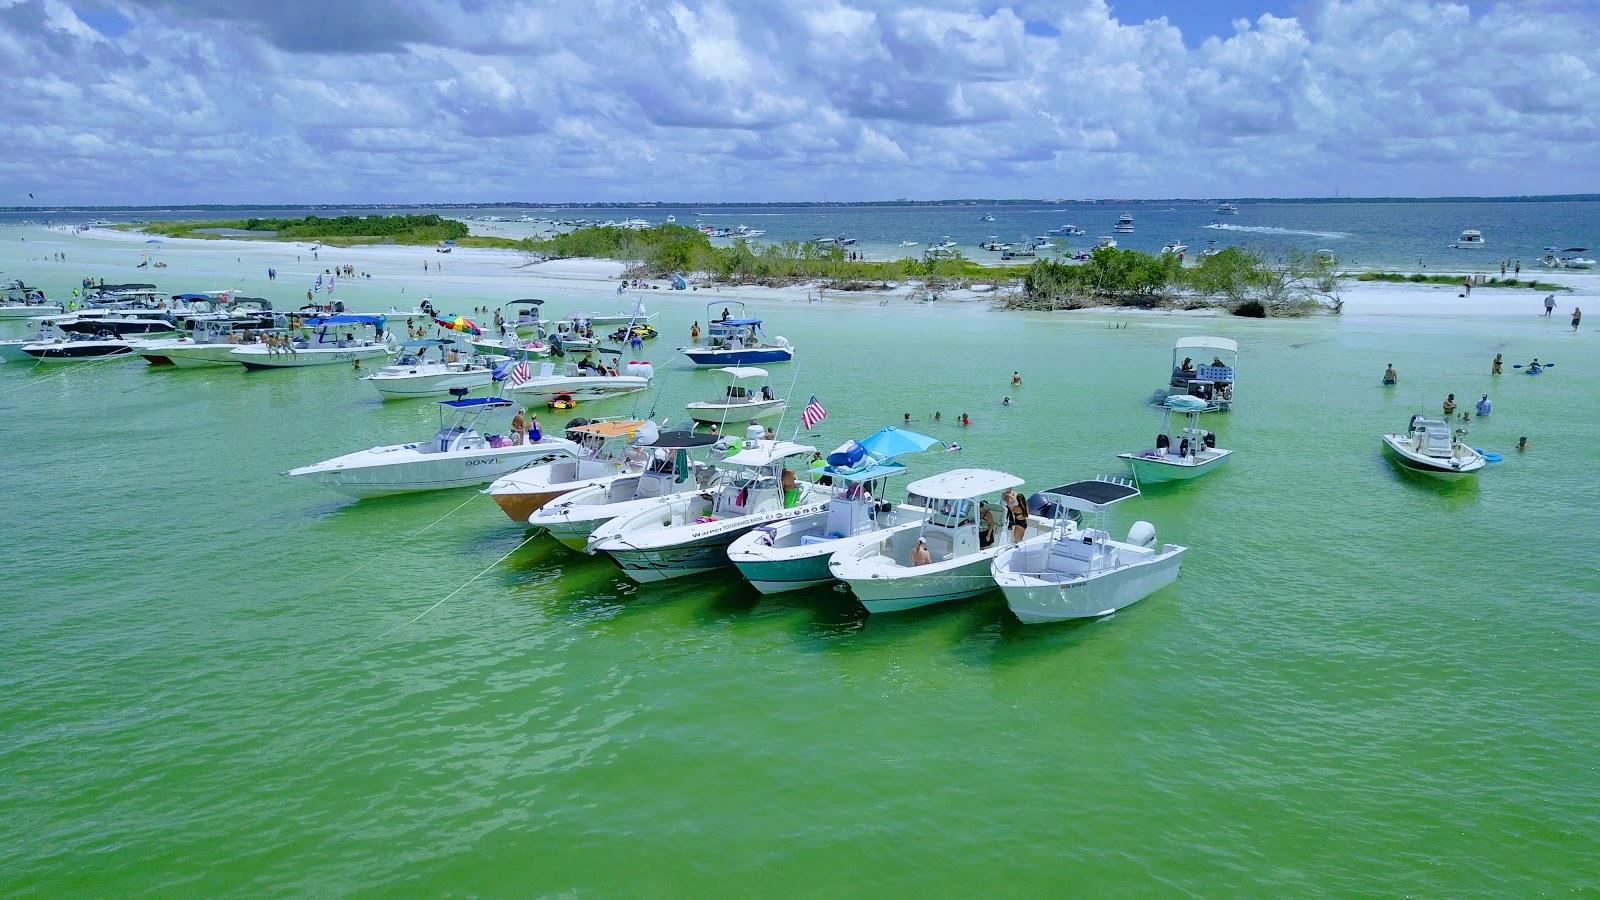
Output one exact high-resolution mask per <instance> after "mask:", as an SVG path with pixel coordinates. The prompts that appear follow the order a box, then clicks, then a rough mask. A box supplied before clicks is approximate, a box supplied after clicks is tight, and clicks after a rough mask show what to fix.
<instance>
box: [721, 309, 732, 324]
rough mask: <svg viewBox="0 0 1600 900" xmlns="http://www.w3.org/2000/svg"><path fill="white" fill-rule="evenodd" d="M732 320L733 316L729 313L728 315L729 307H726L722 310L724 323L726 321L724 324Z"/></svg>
mask: <svg viewBox="0 0 1600 900" xmlns="http://www.w3.org/2000/svg"><path fill="white" fill-rule="evenodd" d="M730 318H732V316H731V315H729V313H728V308H727V307H726V306H724V307H723V308H722V321H724V322H726V321H728V320H729V319H730Z"/></svg>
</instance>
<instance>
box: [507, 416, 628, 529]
mask: <svg viewBox="0 0 1600 900" xmlns="http://www.w3.org/2000/svg"><path fill="white" fill-rule="evenodd" d="M636 436H637V437H638V439H639V440H641V441H646V442H648V441H650V440H654V438H655V436H656V426H655V425H654V424H653V423H649V422H644V421H641V420H639V419H600V420H597V421H593V422H591V421H589V420H588V419H576V420H574V421H572V422H569V423H567V428H566V437H567V440H569V441H572V442H573V443H575V444H577V446H578V452H577V455H576V456H569V457H563V458H561V459H557V460H552V461H551V462H547V463H542V464H540V465H537V466H530V467H528V468H526V469H518V470H517V471H515V472H512V473H511V474H509V475H504V476H501V477H500V478H498V479H496V480H495V482H494V484H491V485H489V487H488V488H486V489H485V490H484V493H485V494H488V495H489V496H490V498H492V499H493V500H494V502H495V503H496V504H497V505H498V506H499V507H500V509H501V511H503V512H504V513H505V514H506V515H507V516H508V517H510V519H511V521H513V522H527V521H528V517H529V516H531V515H533V514H534V513H535V512H536V511H538V509H539V508H540V507H542V506H544V505H545V504H546V503H549V502H550V501H551V500H554V499H555V498H557V497H559V496H561V495H562V494H565V493H568V492H569V491H575V490H577V489H578V488H584V487H591V486H593V485H600V484H610V483H611V481H612V480H613V479H614V478H616V477H617V476H619V475H623V474H626V473H632V472H638V471H639V470H641V469H643V468H644V464H645V461H646V459H647V458H648V454H647V453H646V452H645V451H644V450H642V449H634V448H630V447H628V442H629V441H631V440H633V439H634V438H635V437H636Z"/></svg>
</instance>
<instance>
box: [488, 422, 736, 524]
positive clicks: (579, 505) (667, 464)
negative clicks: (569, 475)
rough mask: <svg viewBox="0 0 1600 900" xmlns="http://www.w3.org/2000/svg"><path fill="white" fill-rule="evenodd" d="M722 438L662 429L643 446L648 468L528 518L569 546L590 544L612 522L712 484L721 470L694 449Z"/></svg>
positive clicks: (578, 492)
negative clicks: (697, 456)
mask: <svg viewBox="0 0 1600 900" xmlns="http://www.w3.org/2000/svg"><path fill="white" fill-rule="evenodd" d="M717 443H718V438H717V436H716V435H711V434H695V433H693V432H690V431H668V432H663V433H662V434H661V435H659V436H658V437H657V438H656V440H655V442H654V443H652V444H650V445H649V446H648V447H645V448H644V449H645V450H646V451H647V452H648V453H649V454H650V456H649V461H648V462H647V463H646V464H645V468H644V471H642V472H638V473H634V474H627V473H624V474H619V475H618V476H617V477H616V478H614V479H612V480H610V481H608V482H604V483H602V482H598V481H596V482H594V483H592V484H591V485H590V486H588V487H580V488H576V489H574V490H571V491H568V492H567V493H565V494H562V495H561V496H559V497H557V498H556V499H554V500H552V501H550V502H549V503H546V504H545V505H544V506H542V507H540V508H539V509H537V510H535V511H534V512H533V514H532V515H530V516H529V517H528V519H527V521H528V524H529V525H532V526H534V527H536V528H543V529H544V530H545V532H546V533H547V534H549V535H550V536H551V537H553V538H555V539H556V540H557V541H559V542H560V543H561V544H562V546H564V547H567V548H568V549H571V550H579V551H582V550H587V549H588V546H589V536H590V535H592V534H593V533H594V531H595V529H597V528H599V527H600V526H602V525H604V524H606V523H607V522H610V521H612V520H613V519H619V518H624V517H627V516H631V515H633V514H635V513H639V512H643V511H644V510H646V509H649V508H651V507H653V506H655V505H656V504H658V503H660V502H662V501H663V500H673V499H687V498H688V497H689V496H691V495H693V494H698V493H700V492H702V491H705V490H707V489H709V488H710V487H711V486H712V484H713V483H714V481H715V479H716V477H717V470H716V469H715V468H713V467H712V466H709V465H707V464H705V463H703V462H700V461H697V460H695V459H693V457H692V455H691V454H693V453H694V452H695V451H699V450H708V449H709V448H711V447H712V446H713V445H715V444H717ZM502 508H504V507H502Z"/></svg>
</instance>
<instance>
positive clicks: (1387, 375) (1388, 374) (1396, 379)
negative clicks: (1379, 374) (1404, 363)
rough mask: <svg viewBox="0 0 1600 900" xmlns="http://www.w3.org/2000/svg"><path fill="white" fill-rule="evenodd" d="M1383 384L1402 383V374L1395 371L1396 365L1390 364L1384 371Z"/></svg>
mask: <svg viewBox="0 0 1600 900" xmlns="http://www.w3.org/2000/svg"><path fill="white" fill-rule="evenodd" d="M1383 383H1384V384H1385V385H1395V384H1399V383H1400V373H1399V372H1396V371H1395V370H1394V363H1389V367H1388V368H1386V369H1384V370H1383Z"/></svg>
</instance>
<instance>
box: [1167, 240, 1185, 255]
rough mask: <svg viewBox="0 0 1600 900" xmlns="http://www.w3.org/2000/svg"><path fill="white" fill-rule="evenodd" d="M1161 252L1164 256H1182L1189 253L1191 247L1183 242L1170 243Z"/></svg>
mask: <svg viewBox="0 0 1600 900" xmlns="http://www.w3.org/2000/svg"><path fill="white" fill-rule="evenodd" d="M1161 252H1162V253H1163V254H1167V253H1170V254H1172V255H1173V256H1181V255H1183V254H1185V253H1188V252H1189V245H1188V244H1185V243H1184V242H1183V241H1170V242H1168V243H1167V244H1166V245H1165V246H1163V247H1162V248H1161Z"/></svg>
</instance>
